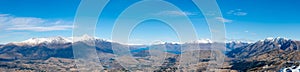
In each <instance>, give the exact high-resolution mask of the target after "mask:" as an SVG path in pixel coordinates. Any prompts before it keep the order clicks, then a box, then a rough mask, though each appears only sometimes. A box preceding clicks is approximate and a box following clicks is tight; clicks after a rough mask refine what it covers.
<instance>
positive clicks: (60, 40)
mask: <svg viewBox="0 0 300 72" xmlns="http://www.w3.org/2000/svg"><path fill="white" fill-rule="evenodd" d="M69 42H72V41H71V40H70V39H68V38H65V37H61V36H58V37H50V38H30V39H28V40H25V41H22V42H16V43H27V44H32V45H36V44H41V43H47V44H50V43H51V44H59V43H69Z"/></svg>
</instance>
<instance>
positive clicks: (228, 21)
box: [216, 17, 232, 23]
mask: <svg viewBox="0 0 300 72" xmlns="http://www.w3.org/2000/svg"><path fill="white" fill-rule="evenodd" d="M216 19H217V20H218V21H220V22H224V23H230V22H232V20H230V19H225V18H223V17H216Z"/></svg>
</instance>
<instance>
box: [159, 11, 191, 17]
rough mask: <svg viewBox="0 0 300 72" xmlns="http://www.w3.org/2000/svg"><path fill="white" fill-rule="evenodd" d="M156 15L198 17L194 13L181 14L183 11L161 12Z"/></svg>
mask: <svg viewBox="0 0 300 72" xmlns="http://www.w3.org/2000/svg"><path fill="white" fill-rule="evenodd" d="M155 15H159V16H161V15H167V16H189V15H197V13H192V12H181V11H161V12H159V13H156V14H155Z"/></svg>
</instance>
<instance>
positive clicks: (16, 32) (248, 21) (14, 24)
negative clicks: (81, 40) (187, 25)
mask: <svg viewBox="0 0 300 72" xmlns="http://www.w3.org/2000/svg"><path fill="white" fill-rule="evenodd" d="M137 1H139V0H111V2H109V3H108V5H107V6H106V7H105V8H104V10H103V13H102V14H101V16H100V17H101V19H100V20H99V24H97V27H96V28H97V29H96V36H97V37H100V38H105V39H110V36H111V30H112V28H113V23H114V21H115V19H116V18H117V17H118V15H119V14H120V13H121V12H122V11H123V10H124V9H126V8H127V7H128V6H130V5H131V4H133V3H135V2H137ZM166 1H168V2H170V3H173V4H174V5H176V6H177V7H179V8H180V9H181V10H183V11H184V12H185V14H186V15H187V16H188V17H189V18H190V19H191V21H192V22H193V25H194V26H195V28H196V31H197V34H198V36H199V38H201V39H202V38H203V39H206V38H210V32H209V29H208V25H207V23H206V22H205V19H204V17H203V15H202V14H201V12H200V11H199V10H198V9H197V8H196V6H195V5H194V4H193V3H192V1H190V0H166ZM217 2H218V5H219V7H220V10H221V11H222V14H223V16H224V18H219V19H220V20H222V21H224V22H225V25H226V34H227V35H226V37H227V39H228V40H242V41H257V40H260V39H265V38H267V37H286V38H291V39H296V40H299V39H300V38H299V37H298V36H300V33H299V32H298V29H299V28H298V27H300V20H299V19H300V18H298V17H299V16H300V13H299V12H300V8H299V5H300V1H299V0H217ZM79 3H80V0H1V1H0V43H7V42H14V41H23V40H26V39H28V38H32V37H52V36H65V37H70V36H72V24H73V19H74V16H75V14H76V9H77V7H78V5H79ZM162 13H164V14H166V15H172V16H181V14H180V13H178V12H176V11H162ZM130 39H131V40H132V42H134V43H147V42H152V41H156V40H163V41H178V39H177V37H176V33H175V32H174V31H173V30H172V29H171V28H170V27H169V26H167V25H166V24H164V23H162V22H159V21H153V20H150V21H146V22H143V23H141V24H140V25H138V26H137V27H136V28H135V29H134V31H133V32H132V34H131V37H130Z"/></svg>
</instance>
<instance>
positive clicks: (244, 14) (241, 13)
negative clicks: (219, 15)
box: [227, 9, 248, 16]
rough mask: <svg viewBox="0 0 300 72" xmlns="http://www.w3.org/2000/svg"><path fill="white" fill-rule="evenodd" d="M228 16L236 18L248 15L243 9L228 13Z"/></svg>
mask: <svg viewBox="0 0 300 72" xmlns="http://www.w3.org/2000/svg"><path fill="white" fill-rule="evenodd" d="M227 14H229V15H235V16H246V15H247V14H248V13H247V12H243V11H242V9H235V10H230V11H228V12H227Z"/></svg>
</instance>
